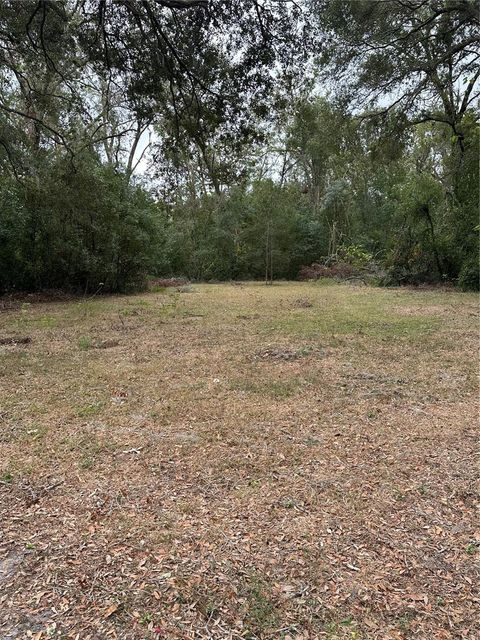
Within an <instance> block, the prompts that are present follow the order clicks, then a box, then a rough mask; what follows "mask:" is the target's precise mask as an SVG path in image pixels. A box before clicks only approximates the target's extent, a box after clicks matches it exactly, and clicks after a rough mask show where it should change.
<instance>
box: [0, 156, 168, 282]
mask: <svg viewBox="0 0 480 640" xmlns="http://www.w3.org/2000/svg"><path fill="white" fill-rule="evenodd" d="M0 204H1V205H2V206H0V240H1V241H0V247H1V249H0V291H4V292H5V291H7V292H8V291H13V290H35V289H44V288H61V289H70V290H75V291H82V292H95V291H128V290H131V289H134V288H139V287H141V286H143V284H144V281H145V274H146V273H147V271H148V269H149V267H150V266H151V264H152V259H153V256H154V249H155V241H156V237H157V230H158V222H157V215H156V206H155V204H154V202H153V201H152V199H151V198H150V197H149V196H148V194H147V193H146V192H145V191H144V190H142V189H140V188H138V187H135V186H132V185H129V184H128V183H127V181H126V179H125V178H124V176H122V175H121V174H118V173H116V172H114V171H113V170H112V169H111V168H110V167H108V166H105V165H102V164H101V163H100V162H99V160H98V159H97V158H96V157H95V156H94V155H86V156H84V157H82V158H76V159H75V166H72V165H71V163H70V161H69V159H68V158H67V157H66V156H60V157H55V156H53V155H45V157H44V162H43V163H42V167H41V169H40V170H39V171H38V174H37V175H35V176H28V177H26V178H25V179H24V180H22V181H21V182H20V181H17V180H15V179H14V178H9V179H4V180H2V181H0Z"/></svg>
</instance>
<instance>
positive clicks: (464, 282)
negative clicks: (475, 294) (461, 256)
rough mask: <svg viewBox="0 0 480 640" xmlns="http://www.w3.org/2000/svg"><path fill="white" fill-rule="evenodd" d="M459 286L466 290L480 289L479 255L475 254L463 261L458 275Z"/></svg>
mask: <svg viewBox="0 0 480 640" xmlns="http://www.w3.org/2000/svg"><path fill="white" fill-rule="evenodd" d="M458 286H459V287H460V289H463V290H464V291H468V290H471V291H479V290H480V264H479V257H478V256H473V257H472V258H470V259H469V260H466V261H465V262H464V263H463V265H462V268H461V270H460V273H459V276H458Z"/></svg>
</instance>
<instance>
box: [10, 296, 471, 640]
mask: <svg viewBox="0 0 480 640" xmlns="http://www.w3.org/2000/svg"><path fill="white" fill-rule="evenodd" d="M477 312H478V304H477V298H476V296H475V295H470V294H462V293H456V292H441V291H425V292H421V291H417V292H415V291H410V290H387V289H370V288H365V287H349V286H343V285H328V284H327V285H320V284H305V283H303V284H301V283H291V284H289V283H283V284H276V285H274V286H271V287H265V286H264V285H260V284H248V285H244V286H242V285H238V286H233V285H230V284H228V285H198V286H192V287H184V288H182V289H180V291H172V290H165V291H163V292H162V291H161V292H159V293H150V294H145V295H137V296H130V297H127V296H125V297H111V298H98V299H93V300H87V301H83V302H82V301H65V302H52V303H37V304H23V305H20V306H19V307H18V308H15V309H6V310H4V311H2V313H1V314H0V337H1V338H3V342H5V344H3V345H2V346H0V387H1V402H0V404H1V408H0V420H1V429H0V518H1V521H0V638H1V640H13V639H17V638H34V639H36V640H39V639H40V638H41V639H46V638H50V637H53V638H75V639H77V640H86V639H88V638H91V639H93V638H119V639H123V638H125V639H129V638H132V639H134V638H135V639H137V638H138V639H143V638H145V639H148V638H151V639H152V640H156V639H159V638H172V639H176V638H181V639H187V638H218V639H220V638H224V639H227V638H252V639H253V638H264V639H267V638H275V639H276V638H284V639H291V640H292V639H296V640H300V639H303V640H306V639H307V638H308V639H310V640H311V639H313V638H329V639H336V638H339V639H344V638H349V639H353V638H356V639H367V638H368V639H378V640H385V639H390V638H392V639H396V638H398V639H400V638H422V639H427V638H428V639H438V640H443V639H447V638H464V639H467V638H468V639H471V640H474V639H478V638H480V617H479V616H478V612H479V610H480V594H479V584H480V581H479V573H480V523H479V518H478V515H479V511H478V506H479V498H480V487H479V485H478V483H476V482H478V471H479V458H478V449H477V450H476V448H475V447H476V444H477V441H476V436H477V429H478V406H477V397H478V393H477V391H478V389H477V378H476V373H477V368H478V358H477V355H478V315H477ZM10 338H29V339H31V342H28V341H27V342H25V343H23V344H20V343H16V342H15V340H14V341H13V342H10Z"/></svg>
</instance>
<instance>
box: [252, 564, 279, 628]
mask: <svg viewBox="0 0 480 640" xmlns="http://www.w3.org/2000/svg"><path fill="white" fill-rule="evenodd" d="M244 623H245V626H246V628H247V629H248V633H250V634H253V636H256V635H257V634H261V633H263V632H265V631H266V630H267V629H269V628H271V627H273V626H275V625H276V624H277V623H278V615H277V612H276V607H275V604H274V602H273V601H272V599H271V596H270V594H269V593H268V591H267V586H266V584H265V583H264V582H263V581H262V580H261V579H260V578H259V577H258V576H257V575H255V574H251V576H250V578H249V581H248V584H247V587H246V612H245V619H244ZM247 637H249V636H248V635H247ZM250 637H251V636H250Z"/></svg>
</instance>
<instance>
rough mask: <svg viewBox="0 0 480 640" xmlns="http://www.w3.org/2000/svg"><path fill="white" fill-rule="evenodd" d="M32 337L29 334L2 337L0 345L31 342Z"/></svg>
mask: <svg viewBox="0 0 480 640" xmlns="http://www.w3.org/2000/svg"><path fill="white" fill-rule="evenodd" d="M31 341H32V339H31V338H30V337H29V336H9V337H7V338H0V345H7V344H10V345H13V346H15V345H17V344H30V343H31Z"/></svg>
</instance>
